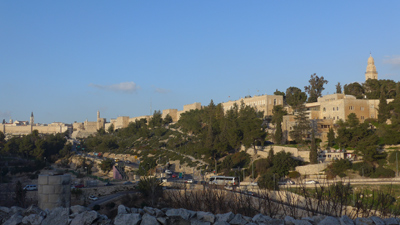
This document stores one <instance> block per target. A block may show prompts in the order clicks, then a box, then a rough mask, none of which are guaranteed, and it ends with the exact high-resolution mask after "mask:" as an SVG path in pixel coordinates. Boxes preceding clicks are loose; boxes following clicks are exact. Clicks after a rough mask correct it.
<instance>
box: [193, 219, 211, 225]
mask: <svg viewBox="0 0 400 225" xmlns="http://www.w3.org/2000/svg"><path fill="white" fill-rule="evenodd" d="M190 225H211V223H210V222H204V221H200V220H198V219H191V220H190Z"/></svg>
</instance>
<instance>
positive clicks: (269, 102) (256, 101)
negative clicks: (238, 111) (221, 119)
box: [222, 95, 283, 116]
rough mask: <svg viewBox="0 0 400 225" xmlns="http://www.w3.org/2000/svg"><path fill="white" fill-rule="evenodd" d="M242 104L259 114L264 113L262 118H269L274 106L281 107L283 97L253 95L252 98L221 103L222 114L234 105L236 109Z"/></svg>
mask: <svg viewBox="0 0 400 225" xmlns="http://www.w3.org/2000/svg"><path fill="white" fill-rule="evenodd" d="M242 102H243V103H244V104H245V105H246V106H252V107H254V108H256V110H257V111H259V112H264V116H271V115H272V109H273V108H274V106H276V105H282V106H283V96H282V95H255V96H253V97H251V96H246V97H244V98H240V99H238V100H234V101H229V102H224V103H222V107H223V108H224V112H226V111H228V110H230V109H232V108H233V107H234V105H235V104H236V105H237V106H238V107H240V105H241V104H242Z"/></svg>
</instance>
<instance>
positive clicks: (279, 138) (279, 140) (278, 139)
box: [274, 123, 283, 144]
mask: <svg viewBox="0 0 400 225" xmlns="http://www.w3.org/2000/svg"><path fill="white" fill-rule="evenodd" d="M282 136H283V135H282V124H281V123H278V124H276V129H275V135H274V139H275V144H282Z"/></svg>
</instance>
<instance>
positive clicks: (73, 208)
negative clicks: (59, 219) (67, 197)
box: [70, 205, 87, 214]
mask: <svg viewBox="0 0 400 225" xmlns="http://www.w3.org/2000/svg"><path fill="white" fill-rule="evenodd" d="M70 209H71V213H76V214H79V213H82V212H85V211H87V208H86V207H85V206H81V205H74V206H71V207H70Z"/></svg>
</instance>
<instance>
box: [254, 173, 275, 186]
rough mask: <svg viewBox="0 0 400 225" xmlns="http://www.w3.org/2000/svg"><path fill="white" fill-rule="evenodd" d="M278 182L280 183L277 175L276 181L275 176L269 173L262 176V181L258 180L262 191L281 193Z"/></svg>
mask: <svg viewBox="0 0 400 225" xmlns="http://www.w3.org/2000/svg"><path fill="white" fill-rule="evenodd" d="M274 181H275V182H274ZM278 181H279V177H278V176H277V175H275V179H274V174H273V173H271V172H267V173H265V174H263V175H261V177H260V179H258V182H257V183H258V186H259V187H260V188H261V189H268V190H277V191H279V185H278Z"/></svg>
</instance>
